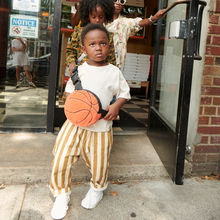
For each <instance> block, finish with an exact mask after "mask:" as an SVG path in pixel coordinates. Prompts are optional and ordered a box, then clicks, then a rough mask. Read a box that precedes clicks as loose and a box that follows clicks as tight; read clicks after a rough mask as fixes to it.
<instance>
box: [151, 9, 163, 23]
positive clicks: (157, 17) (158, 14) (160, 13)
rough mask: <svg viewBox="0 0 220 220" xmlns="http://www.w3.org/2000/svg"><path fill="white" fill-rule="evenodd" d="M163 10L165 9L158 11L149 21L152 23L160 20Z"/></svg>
mask: <svg viewBox="0 0 220 220" xmlns="http://www.w3.org/2000/svg"><path fill="white" fill-rule="evenodd" d="M164 10H165V9H163V10H159V11H158V12H157V13H156V14H155V15H154V16H153V17H152V18H151V19H152V20H153V21H157V20H158V19H160V18H161V16H162V14H163V11H164Z"/></svg>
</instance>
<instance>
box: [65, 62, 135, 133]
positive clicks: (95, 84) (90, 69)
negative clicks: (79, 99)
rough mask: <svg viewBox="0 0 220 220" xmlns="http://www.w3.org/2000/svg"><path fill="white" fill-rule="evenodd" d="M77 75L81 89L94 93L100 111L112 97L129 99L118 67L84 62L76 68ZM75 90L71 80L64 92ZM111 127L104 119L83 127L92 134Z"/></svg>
mask: <svg viewBox="0 0 220 220" xmlns="http://www.w3.org/2000/svg"><path fill="white" fill-rule="evenodd" d="M78 74H79V77H80V80H81V83H82V87H83V89H86V90H90V91H91V92H93V93H95V94H96V95H97V96H98V97H99V99H100V101H101V103H102V109H106V108H107V107H108V106H109V105H110V102H111V101H112V98H113V96H114V95H115V96H116V98H124V99H127V100H128V99H130V98H131V96H130V88H129V86H128V84H127V82H126V80H125V78H124V77H123V75H122V72H121V71H120V70H119V68H118V67H116V66H114V65H112V64H108V65H107V66H101V67H97V66H91V65H89V64H87V62H84V63H83V64H82V65H81V66H79V67H78ZM74 89H75V86H74V85H73V82H72V80H71V79H69V80H68V82H67V85H66V88H65V91H66V92H67V93H72V92H73V91H74ZM111 127H112V121H106V120H104V119H100V120H98V121H97V122H96V123H95V124H93V125H91V126H88V127H83V128H84V129H86V130H89V131H94V132H105V131H109V130H110V129H111Z"/></svg>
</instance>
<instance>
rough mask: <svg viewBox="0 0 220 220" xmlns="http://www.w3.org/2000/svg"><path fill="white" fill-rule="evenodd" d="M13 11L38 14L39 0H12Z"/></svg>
mask: <svg viewBox="0 0 220 220" xmlns="http://www.w3.org/2000/svg"><path fill="white" fill-rule="evenodd" d="M13 10H22V11H33V12H39V0H13Z"/></svg>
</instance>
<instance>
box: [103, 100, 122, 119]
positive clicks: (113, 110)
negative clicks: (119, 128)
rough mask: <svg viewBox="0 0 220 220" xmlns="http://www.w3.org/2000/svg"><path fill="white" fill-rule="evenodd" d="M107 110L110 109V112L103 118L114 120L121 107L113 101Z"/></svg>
mask: <svg viewBox="0 0 220 220" xmlns="http://www.w3.org/2000/svg"><path fill="white" fill-rule="evenodd" d="M106 111H108V113H107V114H106V116H105V117H104V118H103V119H104V120H106V121H113V120H114V119H115V118H116V117H117V116H118V114H119V108H118V106H117V105H115V103H113V104H112V105H109V106H108V107H107V108H106Z"/></svg>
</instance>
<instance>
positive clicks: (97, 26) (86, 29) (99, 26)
mask: <svg viewBox="0 0 220 220" xmlns="http://www.w3.org/2000/svg"><path fill="white" fill-rule="evenodd" d="M93 30H101V31H103V32H104V33H105V34H106V35H107V38H108V41H109V33H108V31H107V29H106V28H105V27H104V26H103V25H102V24H91V23H90V24H87V25H86V26H85V27H84V28H83V30H82V33H81V42H82V45H83V46H84V38H85V36H86V34H87V33H88V32H89V31H93Z"/></svg>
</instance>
